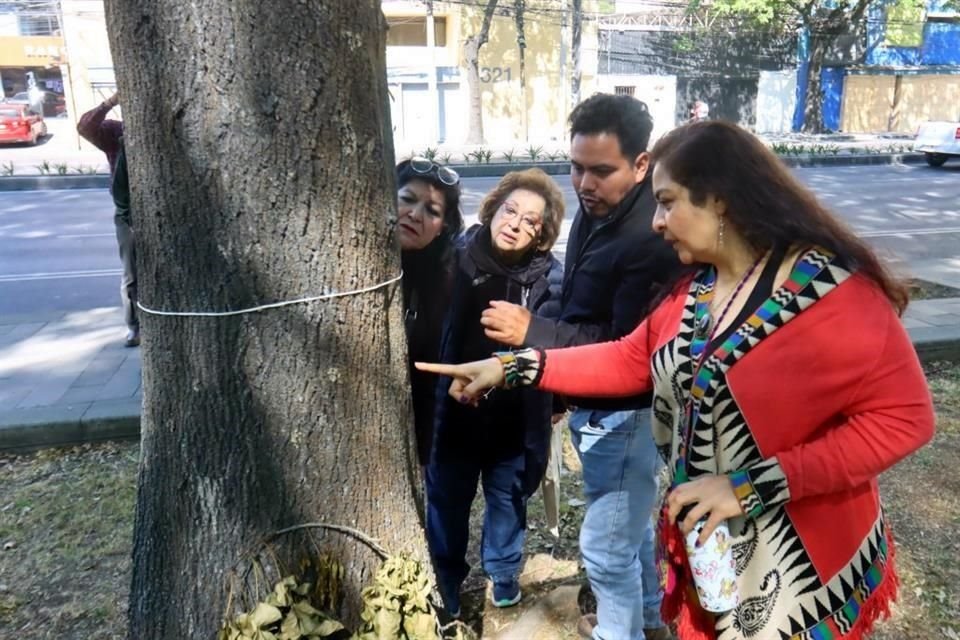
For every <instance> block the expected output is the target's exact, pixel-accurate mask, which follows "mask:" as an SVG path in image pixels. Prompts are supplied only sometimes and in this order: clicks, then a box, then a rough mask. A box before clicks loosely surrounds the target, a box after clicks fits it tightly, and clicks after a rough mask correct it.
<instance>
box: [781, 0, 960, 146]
mask: <svg viewBox="0 0 960 640" xmlns="http://www.w3.org/2000/svg"><path fill="white" fill-rule="evenodd" d="M947 1H948V0H927V7H928V10H930V11H943V10H944V8H945V7H946V3H947ZM893 2H896V0H879V1H878V2H875V3H874V4H873V5H872V6H871V7H870V9H869V10H868V12H867V42H866V53H865V57H864V60H863V66H864V67H865V68H866V69H869V68H870V67H878V69H877V72H878V73H896V71H894V69H896V68H898V67H899V68H912V70H913V72H914V73H917V72H919V73H923V72H924V71H923V68H924V67H927V66H936V65H940V66H941V67H944V66H945V67H947V68H939V69H930V70H929V71H927V72H928V73H938V74H942V73H957V72H958V70H957V69H955V68H954V69H951V68H950V67H951V66H952V67H960V22H927V23H926V24H925V25H924V28H923V41H922V44H921V46H919V47H889V46H885V45H884V44H883V42H884V39H885V38H886V30H887V13H886V9H885V7H886V6H888V5H889V4H891V3H893ZM797 44H798V47H797V58H798V65H797V108H796V110H795V111H794V114H793V130H794V131H799V130H800V129H801V128H802V127H803V104H802V103H803V94H804V92H805V91H806V84H807V83H806V74H807V66H808V63H807V56H808V55H809V47H808V46H807V45H808V41H807V36H806V34H801V36H800V38H799V39H798V43H797ZM881 67H882V68H881ZM869 72H870V71H867V73H869ZM845 75H846V69H844V68H843V67H829V68H825V69H823V70H822V74H821V83H822V85H823V105H822V107H823V124H824V126H825V127H826V128H827V129H829V130H832V131H837V130H839V128H840V116H841V105H842V99H843V78H844V76H845Z"/></svg>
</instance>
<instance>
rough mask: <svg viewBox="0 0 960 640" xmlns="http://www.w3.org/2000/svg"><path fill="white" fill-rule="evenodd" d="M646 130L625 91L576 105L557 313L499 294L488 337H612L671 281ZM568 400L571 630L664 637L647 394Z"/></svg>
mask: <svg viewBox="0 0 960 640" xmlns="http://www.w3.org/2000/svg"><path fill="white" fill-rule="evenodd" d="M652 129H653V120H652V118H651V117H650V113H649V111H648V110H647V107H646V105H645V104H644V103H642V102H640V101H638V100H635V99H634V98H631V97H629V96H614V95H607V94H597V95H594V96H592V97H591V98H588V99H587V100H585V101H583V102H582V103H580V104H579V105H577V107H576V108H575V109H574V110H573V112H572V113H571V114H570V140H571V150H570V161H571V172H570V176H571V179H572V181H573V187H574V189H575V190H576V192H577V195H578V196H579V198H580V210H579V211H578V212H577V216H576V218H575V220H574V222H573V227H572V229H571V231H570V236H569V239H568V243H567V254H566V266H565V270H564V282H563V293H562V298H561V304H562V310H561V313H560V319H559V320H552V319H549V318H545V317H540V316H536V315H532V314H531V313H529V311H527V310H526V309H523V308H522V307H520V306H518V305H513V304H509V303H506V302H504V301H496V302H494V303H492V304H491V307H490V308H489V309H487V310H486V311H485V312H484V315H483V319H482V322H483V324H484V326H485V328H486V332H487V335H488V336H489V337H491V338H492V339H494V340H496V341H498V342H502V343H506V344H509V345H513V346H540V347H548V348H552V347H567V346H574V345H583V344H591V343H594V342H601V341H606V340H614V339H616V338H619V337H621V336H623V335H625V334H627V333H629V332H630V331H632V330H633V329H635V328H636V326H637V325H638V324H639V323H640V321H641V320H643V318H644V316H645V315H646V314H647V313H648V312H649V311H650V309H649V307H650V305H651V303H652V302H653V300H654V298H655V297H656V295H657V294H658V293H659V292H660V290H661V289H662V288H663V286H665V285H666V284H668V283H669V282H671V281H673V280H675V279H676V277H677V275H678V274H679V272H680V270H681V268H682V267H681V265H680V262H679V261H678V259H677V257H676V254H675V252H674V251H673V250H672V249H671V247H670V246H669V245H668V244H667V243H665V242H664V241H663V239H662V238H660V237H659V236H658V235H657V234H655V233H654V232H653V229H652V220H653V215H654V212H655V210H656V206H657V204H656V201H655V199H654V196H653V193H652V189H651V185H650V175H651V173H652V172H651V171H650V160H649V155H648V154H647V152H646V149H647V144H648V143H649V139H650V132H651V130H652ZM569 401H570V403H571V404H572V405H573V407H574V409H573V413H572V414H571V415H570V429H571V435H572V439H573V443H574V445H575V446H576V448H577V451H578V453H579V454H580V459H581V461H582V463H583V478H584V492H585V494H586V498H587V513H586V516H585V518H584V522H583V527H582V528H581V531H580V550H581V553H582V554H583V560H584V565H585V566H586V570H587V577H588V578H589V580H590V586H591V587H592V589H593V591H594V593H595V594H596V597H597V615H596V616H592V615H588V616H584V617H583V618H582V619H581V621H580V625H579V631H580V632H581V635H583V636H584V637H588V638H594V639H596V640H643V639H644V638H646V639H647V640H662V639H666V638H670V637H672V636H671V634H670V632H669V631H668V630H667V628H666V627H665V626H664V625H663V622H662V620H661V619H660V615H659V609H660V600H661V593H660V588H659V580H658V576H657V571H656V565H655V548H654V547H655V545H654V532H653V520H652V518H651V514H652V510H653V506H654V501H655V499H656V494H657V471H658V465H659V461H658V459H657V452H656V447H655V445H654V443H653V437H652V435H651V432H650V410H649V407H650V399H649V396H645V397H638V398H632V399H629V400H627V401H624V400H622V399H621V400H617V401H597V400H587V399H580V398H569Z"/></svg>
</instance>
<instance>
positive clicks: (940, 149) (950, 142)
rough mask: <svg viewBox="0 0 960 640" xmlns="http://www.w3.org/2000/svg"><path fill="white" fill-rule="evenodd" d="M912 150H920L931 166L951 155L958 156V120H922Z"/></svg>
mask: <svg viewBox="0 0 960 640" xmlns="http://www.w3.org/2000/svg"><path fill="white" fill-rule="evenodd" d="M913 150H914V151H920V152H922V153H923V154H924V156H925V157H926V159H927V164H928V165H930V166H931V167H939V166H940V165H942V164H943V163H944V162H946V161H947V158H950V157H951V156H953V157H960V122H924V123H923V124H922V125H920V129H919V130H918V131H917V139H916V141H915V142H914V143H913Z"/></svg>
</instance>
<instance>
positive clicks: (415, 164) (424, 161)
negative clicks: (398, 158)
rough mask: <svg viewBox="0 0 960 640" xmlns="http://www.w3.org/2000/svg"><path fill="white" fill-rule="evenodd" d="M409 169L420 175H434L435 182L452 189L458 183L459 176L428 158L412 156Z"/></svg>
mask: <svg viewBox="0 0 960 640" xmlns="http://www.w3.org/2000/svg"><path fill="white" fill-rule="evenodd" d="M410 168H411V169H413V170H414V172H415V173H419V174H420V175H426V174H429V173H436V176H437V180H439V181H440V182H442V183H443V184H445V185H447V186H449V187H452V186H454V185H456V184H457V183H458V182H460V174H459V173H457V172H456V171H454V170H453V169H451V168H450V167H446V166H444V165H442V164H437V163H436V162H434V161H433V160H431V159H430V158H424V157H422V156H414V157H412V158H410Z"/></svg>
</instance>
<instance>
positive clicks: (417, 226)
mask: <svg viewBox="0 0 960 640" xmlns="http://www.w3.org/2000/svg"><path fill="white" fill-rule="evenodd" d="M396 170H397V237H398V239H399V241H400V257H401V263H402V266H403V309H404V319H405V322H406V329H407V345H408V354H409V356H410V362H411V363H412V362H414V361H415V360H420V359H423V358H432V359H436V358H437V357H438V356H439V349H440V333H441V331H442V330H443V318H444V313H445V311H446V309H447V306H448V305H449V302H450V290H451V287H452V284H453V269H454V253H455V249H454V243H455V242H456V239H457V237H458V236H459V235H460V232H461V231H462V230H463V218H462V216H461V214H460V176H458V175H457V173H456V172H455V171H454V170H453V169H450V168H449V167H445V166H443V165H438V164H436V163H434V162H433V161H431V160H428V159H426V158H412V159H410V160H404V161H403V162H401V163H400V164H398V165H397V169H396ZM436 382H437V378H436V376H434V375H433V374H429V373H425V372H423V371H417V370H416V369H414V368H413V367H412V366H411V368H410V384H411V387H412V396H413V413H414V421H415V426H416V437H417V455H418V457H419V459H420V464H421V465H426V464H427V462H428V461H429V459H430V449H431V447H432V434H433V407H434V403H435V400H436V395H435V389H436Z"/></svg>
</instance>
